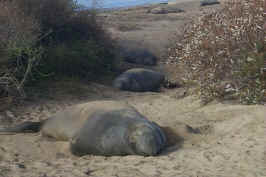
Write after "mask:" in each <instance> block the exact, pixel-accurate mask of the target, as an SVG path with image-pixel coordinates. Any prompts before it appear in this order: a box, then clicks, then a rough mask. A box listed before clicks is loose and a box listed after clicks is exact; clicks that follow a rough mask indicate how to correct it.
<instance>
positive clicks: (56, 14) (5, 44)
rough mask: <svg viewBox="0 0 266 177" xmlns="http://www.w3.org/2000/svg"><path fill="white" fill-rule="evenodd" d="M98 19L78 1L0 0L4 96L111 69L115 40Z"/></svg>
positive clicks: (0, 88) (0, 76) (0, 69)
mask: <svg viewBox="0 0 266 177" xmlns="http://www.w3.org/2000/svg"><path fill="white" fill-rule="evenodd" d="M96 18H97V16H96V14H95V12H91V11H85V10H81V9H80V7H79V5H78V4H77V3H76V1H74V0H14V1H9V0H2V1H1V0H0V24H1V26H0V97H1V95H2V96H3V95H4V96H8V95H10V94H11V92H13V91H11V90H14V91H15V92H18V94H20V95H24V93H23V87H24V86H25V84H27V83H30V81H38V82H41V81H42V79H44V77H47V76H55V75H56V76H57V75H60V76H77V77H83V78H84V77H92V76H93V75H97V76H99V75H100V74H104V73H106V71H112V70H113V69H114V68H115V54H114V52H113V51H114V42H113V41H112V40H111V38H110V37H109V35H108V34H107V33H106V32H105V31H104V29H103V27H102V25H101V24H99V23H97V19H96ZM11 87H12V89H11ZM18 94H11V95H18Z"/></svg>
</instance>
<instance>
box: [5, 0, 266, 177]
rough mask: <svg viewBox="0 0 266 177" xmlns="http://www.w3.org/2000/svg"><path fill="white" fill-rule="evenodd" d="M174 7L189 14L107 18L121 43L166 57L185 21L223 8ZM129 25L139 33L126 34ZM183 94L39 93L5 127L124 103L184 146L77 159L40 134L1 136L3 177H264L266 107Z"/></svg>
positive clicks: (58, 88) (57, 88) (128, 13)
mask: <svg viewBox="0 0 266 177" xmlns="http://www.w3.org/2000/svg"><path fill="white" fill-rule="evenodd" d="M173 5H175V6H178V7H181V8H183V9H184V10H186V12H185V13H178V14H168V15H167V14H164V15H157V14H156V15H155V14H147V13H146V11H147V8H153V7H154V6H157V5H154V6H147V7H138V8H133V9H128V10H122V11H115V12H112V13H110V12H109V13H105V14H103V15H102V17H103V19H105V20H106V21H107V22H108V23H107V22H106V27H107V28H108V29H109V30H110V31H111V32H112V34H113V36H114V37H116V38H117V39H118V40H119V42H120V43H121V44H125V45H126V44H127V45H133V44H134V43H135V42H136V43H139V44H141V45H143V47H148V48H150V49H151V50H153V51H154V53H155V54H156V55H157V56H163V55H164V54H165V53H166V50H167V47H168V46H169V45H170V42H171V38H172V37H173V36H174V33H175V31H180V29H181V28H182V27H183V25H184V23H185V22H188V21H190V20H191V19H193V18H195V17H197V16H198V15H199V14H201V13H203V12H204V11H205V10H212V9H213V8H219V6H210V7H206V8H201V7H199V2H189V3H187V2H185V3H183V2H182V3H181V4H173ZM115 20H116V21H115ZM129 24H130V25H132V28H133V27H134V26H136V27H139V28H135V29H134V30H133V29H131V30H126V29H129V28H127V26H128V25H129ZM123 25H124V26H126V27H123ZM121 26H122V28H121ZM121 29H123V30H122V31H121ZM168 38H170V39H169V40H168ZM125 41H127V42H125ZM128 41H133V42H132V43H130V42H128ZM163 59H164V57H162V60H163ZM162 62H163V61H162ZM160 67H161V68H162V69H164V70H165V68H163V66H162V65H160V66H159V68H160ZM50 84H51V83H50ZM184 93H185V92H184V89H183V88H178V89H172V90H167V89H165V90H162V92H159V93H152V92H146V93H132V92H121V91H117V90H115V89H113V88H111V87H110V86H108V85H103V84H96V83H91V84H81V83H77V82H74V81H60V82H59V81H58V82H54V83H53V84H51V85H50V87H49V90H46V91H45V94H43V93H42V92H40V93H37V92H34V94H35V95H38V96H37V97H36V99H33V100H31V101H27V102H25V103H24V104H23V105H20V106H18V107H16V108H15V107H14V108H10V109H9V110H7V111H4V112H1V113H0V121H1V125H12V124H14V123H18V122H21V121H25V120H35V121H39V120H43V119H47V118H48V117H49V116H51V115H52V114H53V113H54V112H56V111H58V110H62V109H64V108H65V107H67V106H70V105H73V104H77V103H83V102H87V101H92V100H101V99H111V100H123V101H126V102H128V103H129V104H131V105H133V106H134V107H136V108H137V110H139V111H140V112H141V113H142V114H144V115H145V116H147V117H148V118H149V119H150V120H152V121H156V122H157V123H158V124H160V125H161V126H163V127H170V128H171V129H172V130H173V131H174V132H175V133H178V135H179V136H180V137H181V138H182V139H183V141H181V142H179V143H177V144H173V145H172V146H170V147H168V148H167V149H166V150H165V151H164V152H163V153H162V154H161V155H159V156H156V157H142V156H123V157H121V156H114V157H103V156H92V155H88V156H84V157H75V156H73V155H71V154H70V152H69V150H68V143H67V142H56V141H52V140H49V139H47V138H43V137H42V136H41V135H40V134H38V133H37V134H16V135H0V177H74V176H75V177H83V176H84V177H85V176H93V177H244V176H247V177H265V176H266V166H265V164H266V163H265V161H266V153H265V148H266V123H265V120H266V106H244V105H237V104H232V103H226V104H225V103H224V104H223V103H219V102H212V103H210V104H208V105H205V106H203V105H202V104H201V102H200V100H199V99H198V98H197V97H195V96H186V95H185V94H184ZM42 95H45V96H43V98H42V97H41V96H42ZM185 124H188V125H190V126H192V127H197V128H199V129H200V130H201V134H191V133H189V132H187V131H186V129H185Z"/></svg>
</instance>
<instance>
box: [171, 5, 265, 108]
mask: <svg viewBox="0 0 266 177" xmlns="http://www.w3.org/2000/svg"><path fill="white" fill-rule="evenodd" d="M265 9H266V3H265V1H264V0H245V1H242V0H233V1H228V2H226V3H225V4H224V7H223V8H222V10H219V11H216V12H212V13H208V14H205V15H203V16H201V17H200V18H199V20H198V21H197V22H194V23H193V24H190V25H188V26H187V27H186V28H185V31H184V36H183V37H182V38H181V40H180V42H178V43H177V44H176V46H175V47H174V48H173V49H172V50H171V52H170V56H169V60H170V62H179V63H180V64H182V65H184V66H185V73H184V75H183V77H184V80H185V81H186V82H191V81H193V82H196V83H198V84H199V94H200V96H201V98H202V99H203V101H205V102H208V101H211V100H212V99H214V98H225V97H226V96H227V95H231V96H232V95H233V96H234V98H239V99H240V101H241V102H242V103H248V104H251V103H262V102H263V101H265V99H266V77H265V72H266V71H265V68H266V57H265V56H266V46H265V44H266V39H265V31H266V30H265V22H266V16H265Z"/></svg>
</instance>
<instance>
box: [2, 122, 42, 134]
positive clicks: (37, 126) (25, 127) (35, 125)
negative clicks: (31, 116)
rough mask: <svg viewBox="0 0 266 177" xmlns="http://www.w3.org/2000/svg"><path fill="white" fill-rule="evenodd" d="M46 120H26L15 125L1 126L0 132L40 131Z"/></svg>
mask: <svg viewBox="0 0 266 177" xmlns="http://www.w3.org/2000/svg"><path fill="white" fill-rule="evenodd" d="M43 123H44V121H41V122H31V121H26V122H23V123H21V124H18V125H15V126H13V127H7V128H0V133H34V132H39V131H40V130H41V127H42V125H43Z"/></svg>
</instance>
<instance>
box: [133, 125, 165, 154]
mask: <svg viewBox="0 0 266 177" xmlns="http://www.w3.org/2000/svg"><path fill="white" fill-rule="evenodd" d="M136 136H137V137H136V147H135V148H136V153H137V154H140V155H144V156H154V155H157V154H158V153H160V152H161V151H162V150H163V148H164V147H165V144H166V142H165V139H164V135H163V132H161V130H160V129H158V128H157V127H148V126H147V127H142V128H141V129H139V130H138V131H136Z"/></svg>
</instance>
